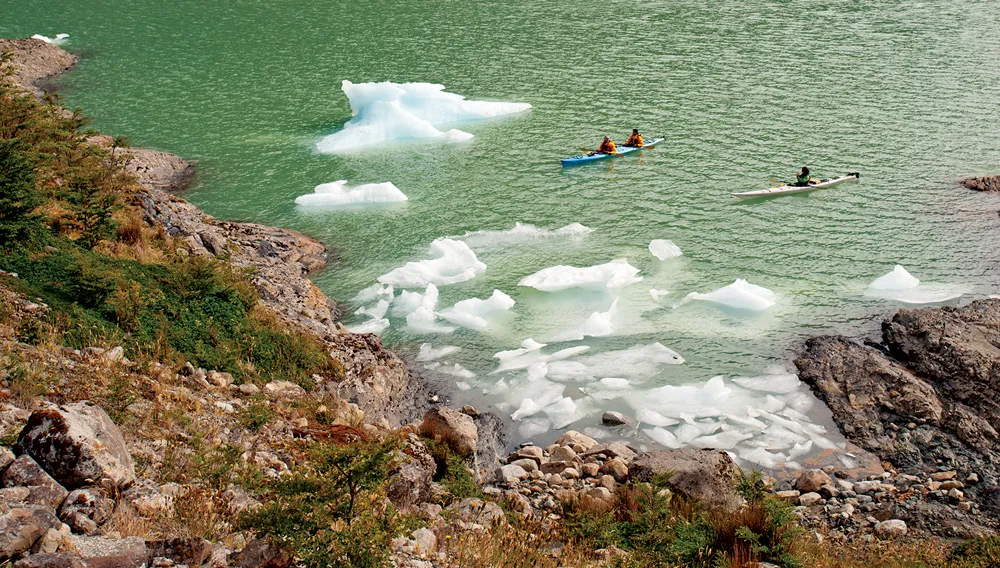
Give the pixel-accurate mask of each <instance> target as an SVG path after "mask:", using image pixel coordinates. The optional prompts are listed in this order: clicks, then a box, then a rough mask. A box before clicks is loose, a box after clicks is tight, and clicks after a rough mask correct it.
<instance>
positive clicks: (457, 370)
mask: <svg viewBox="0 0 1000 568" xmlns="http://www.w3.org/2000/svg"><path fill="white" fill-rule="evenodd" d="M438 371H439V372H441V373H444V374H446V375H451V376H452V377H457V378H459V379H471V378H473V377H475V376H476V374H475V373H473V372H472V371H470V370H468V369H466V368H465V367H463V366H461V365H459V364H458V363H455V364H454V365H442V366H441V367H440V368H439V369H438Z"/></svg>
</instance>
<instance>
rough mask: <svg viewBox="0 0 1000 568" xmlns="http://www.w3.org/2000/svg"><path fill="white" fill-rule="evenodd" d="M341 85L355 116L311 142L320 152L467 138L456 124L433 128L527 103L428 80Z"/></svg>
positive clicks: (507, 112) (508, 111)
mask: <svg viewBox="0 0 1000 568" xmlns="http://www.w3.org/2000/svg"><path fill="white" fill-rule="evenodd" d="M342 89H343V91H344V94H345V95H347V98H348V100H349V101H350V103H351V113H352V114H353V115H354V117H353V118H352V119H351V120H349V121H348V122H347V124H345V125H344V128H343V130H341V131H340V132H336V133H334V134H331V135H329V136H327V137H325V138H323V139H322V140H320V142H319V143H318V144H317V146H316V147H317V149H318V150H319V151H320V152H323V153H328V154H341V153H345V152H350V151H353V150H358V149H362V148H367V147H371V146H376V145H379V144H383V143H386V142H393V141H402V140H414V139H438V140H442V141H445V142H461V141H463V140H468V139H470V138H472V134H469V133H468V132H463V131H461V130H455V129H452V130H448V131H446V132H443V131H441V130H439V128H438V127H440V126H442V125H445V124H455V123H461V122H468V121H473V120H481V119H485V118H493V117H498V116H504V115H510V114H515V113H519V112H523V111H525V110H528V109H530V108H531V105H529V104H527V103H507V102H490V101H469V100H466V99H465V97H463V96H462V95H458V94H455V93H447V92H445V90H444V85H436V84H432V83H392V82H389V81H385V82H382V83H352V82H350V81H344V82H343V84H342Z"/></svg>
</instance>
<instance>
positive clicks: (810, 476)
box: [795, 469, 833, 493]
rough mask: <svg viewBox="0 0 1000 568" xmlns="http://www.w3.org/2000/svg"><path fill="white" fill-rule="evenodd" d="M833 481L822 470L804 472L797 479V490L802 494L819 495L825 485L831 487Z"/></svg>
mask: <svg viewBox="0 0 1000 568" xmlns="http://www.w3.org/2000/svg"><path fill="white" fill-rule="evenodd" d="M832 483H833V479H831V478H830V476H829V475H827V474H826V472H824V471H823V470H821V469H806V470H802V471H801V472H800V473H799V475H798V477H796V478H795V488H796V489H798V490H799V491H801V492H802V493H818V492H819V490H820V488H822V487H823V486H824V485H830V484H832Z"/></svg>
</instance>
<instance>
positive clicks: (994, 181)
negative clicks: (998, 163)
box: [960, 176, 1000, 192]
mask: <svg viewBox="0 0 1000 568" xmlns="http://www.w3.org/2000/svg"><path fill="white" fill-rule="evenodd" d="M960 183H961V184H962V185H964V186H965V187H967V188H969V189H971V190H974V191H989V192H996V191H1000V176H984V177H972V178H966V179H963V180H962V181H961V182H960Z"/></svg>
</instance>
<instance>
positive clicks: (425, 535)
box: [410, 527, 437, 554]
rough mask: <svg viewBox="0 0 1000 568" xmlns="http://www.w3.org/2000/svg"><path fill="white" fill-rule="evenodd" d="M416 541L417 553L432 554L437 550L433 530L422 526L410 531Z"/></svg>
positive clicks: (435, 536)
mask: <svg viewBox="0 0 1000 568" xmlns="http://www.w3.org/2000/svg"><path fill="white" fill-rule="evenodd" d="M410 536H411V537H412V538H413V541H414V542H415V543H416V552H417V553H418V554H433V553H434V552H435V551H436V550H437V535H435V534H434V532H433V531H431V530H430V529H428V528H426V527H424V528H422V529H417V530H415V531H413V532H412V533H410Z"/></svg>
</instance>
